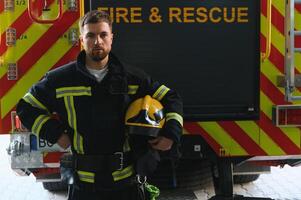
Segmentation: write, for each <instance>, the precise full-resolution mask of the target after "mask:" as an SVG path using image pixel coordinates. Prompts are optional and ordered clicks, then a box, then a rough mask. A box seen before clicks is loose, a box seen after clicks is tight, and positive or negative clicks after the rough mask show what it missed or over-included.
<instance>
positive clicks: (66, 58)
mask: <svg viewBox="0 0 301 200" xmlns="http://www.w3.org/2000/svg"><path fill="white" fill-rule="evenodd" d="M79 51H80V47H72V48H70V50H69V51H68V52H66V53H65V55H63V56H62V58H61V59H60V60H59V61H58V62H57V63H56V64H55V65H53V67H52V68H56V67H58V66H61V65H64V64H66V63H68V62H70V61H72V60H74V59H75V58H76V55H77V54H78V52H79ZM13 110H15V108H13V109H11V111H13ZM11 111H10V112H11ZM10 112H9V114H7V115H6V116H5V117H3V119H1V120H0V122H1V121H2V122H3V123H2V124H1V123H0V134H6V133H8V132H9V131H10V129H11V119H10Z"/></svg>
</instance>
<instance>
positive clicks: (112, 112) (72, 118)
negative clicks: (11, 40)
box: [17, 11, 183, 200]
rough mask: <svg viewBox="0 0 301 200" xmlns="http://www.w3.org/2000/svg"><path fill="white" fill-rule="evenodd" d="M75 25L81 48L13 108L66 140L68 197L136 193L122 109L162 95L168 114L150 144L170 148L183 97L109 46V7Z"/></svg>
mask: <svg viewBox="0 0 301 200" xmlns="http://www.w3.org/2000/svg"><path fill="white" fill-rule="evenodd" d="M79 28H80V34H81V35H80V41H81V44H82V46H83V48H84V50H83V51H81V52H80V53H79V55H78V57H77V60H76V61H74V62H71V63H68V64H66V65H64V66H62V67H59V68H57V69H55V70H52V71H50V72H48V73H47V74H46V75H45V77H44V78H43V79H42V80H41V81H40V82H38V83H37V84H35V85H34V86H33V87H32V88H31V89H30V90H29V92H28V93H26V94H25V96H24V97H23V98H22V99H21V100H20V101H19V103H18V105H17V114H18V115H19V117H20V119H21V121H22V123H23V124H24V126H25V127H27V128H28V129H30V130H31V131H32V132H33V133H35V134H36V135H38V136H39V137H41V138H44V139H46V140H47V141H49V142H51V143H58V144H59V145H60V146H61V147H62V148H67V147H69V146H71V150H72V154H73V169H74V177H75V178H74V179H75V181H74V184H73V186H72V187H70V188H71V189H69V195H68V196H69V197H68V198H69V199H72V200H77V199H89V200H93V199H97V200H99V199H104V200H108V199H112V200H113V199H114V200H116V199H129V200H134V199H138V195H137V190H136V186H135V185H134V184H133V181H132V177H134V176H135V159H133V156H132V152H133V151H131V148H130V145H127V144H129V142H127V137H126V134H125V113H126V109H127V107H128V105H129V103H130V102H132V101H134V100H135V99H138V98H141V97H144V96H146V95H150V96H152V98H154V99H157V100H159V101H160V102H161V103H162V105H163V106H164V110H165V112H166V122H165V125H164V128H163V129H162V131H161V132H160V135H159V136H158V137H157V138H155V139H153V140H150V141H149V146H151V148H152V149H155V150H158V151H167V150H169V149H170V148H171V147H172V145H173V144H176V143H178V142H179V139H180V134H181V130H182V124H183V118H182V116H181V115H182V102H181V100H180V97H179V96H178V94H177V93H176V92H175V91H173V90H171V89H169V88H168V87H166V86H164V85H160V84H159V83H158V82H156V81H153V80H152V78H151V77H149V76H148V75H147V74H145V73H144V72H143V71H141V70H140V69H136V68H132V67H130V66H127V65H125V64H123V63H122V62H121V61H120V60H119V59H118V58H117V57H116V56H114V54H112V53H111V45H112V42H113V33H112V22H111V20H110V16H109V15H108V14H107V13H105V12H103V11H91V12H88V13H87V14H86V15H84V16H83V17H82V18H81V19H80V22H79ZM53 113H56V114H57V115H58V117H55V118H54V117H52V116H53V115H52V114H53Z"/></svg>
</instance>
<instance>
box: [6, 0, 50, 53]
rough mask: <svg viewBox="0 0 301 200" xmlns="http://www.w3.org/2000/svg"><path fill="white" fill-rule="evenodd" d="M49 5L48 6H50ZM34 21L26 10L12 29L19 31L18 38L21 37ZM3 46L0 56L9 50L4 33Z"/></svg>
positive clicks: (39, 14)
mask: <svg viewBox="0 0 301 200" xmlns="http://www.w3.org/2000/svg"><path fill="white" fill-rule="evenodd" d="M54 1H55V0H49V4H52V3H53V2H54ZM49 4H48V5H49ZM41 14H42V12H41V10H40V11H39V13H38V16H41ZM32 23H33V21H32V20H31V19H30V18H29V15H28V11H27V10H25V11H24V12H23V13H22V14H21V15H20V16H19V17H18V19H16V20H15V21H14V22H13V23H12V24H11V26H10V28H15V29H16V30H17V31H16V32H17V34H16V38H17V39H18V38H20V36H21V35H22V34H23V33H24V32H25V31H26V30H27V29H28V28H29V27H30V26H31V25H32ZM1 41H3V42H1V46H0V56H1V55H3V54H4V53H5V51H6V50H7V46H6V33H5V32H4V33H3V34H2V35H1Z"/></svg>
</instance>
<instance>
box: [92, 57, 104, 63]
mask: <svg viewBox="0 0 301 200" xmlns="http://www.w3.org/2000/svg"><path fill="white" fill-rule="evenodd" d="M90 58H91V59H92V60H93V61H95V62H99V61H101V60H103V58H102V57H101V56H90Z"/></svg>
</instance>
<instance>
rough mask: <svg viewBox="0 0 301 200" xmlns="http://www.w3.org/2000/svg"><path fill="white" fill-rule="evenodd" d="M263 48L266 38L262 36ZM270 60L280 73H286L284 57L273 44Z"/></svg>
mask: <svg viewBox="0 0 301 200" xmlns="http://www.w3.org/2000/svg"><path fill="white" fill-rule="evenodd" d="M260 42H261V44H260V45H261V46H265V42H266V38H265V37H264V35H262V34H260ZM269 60H270V61H271V63H273V65H275V66H276V67H277V68H278V69H279V71H280V72H282V73H284V56H283V55H282V54H281V53H280V52H279V51H278V49H277V48H276V47H275V46H274V45H273V44H271V54H270V57H269Z"/></svg>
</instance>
